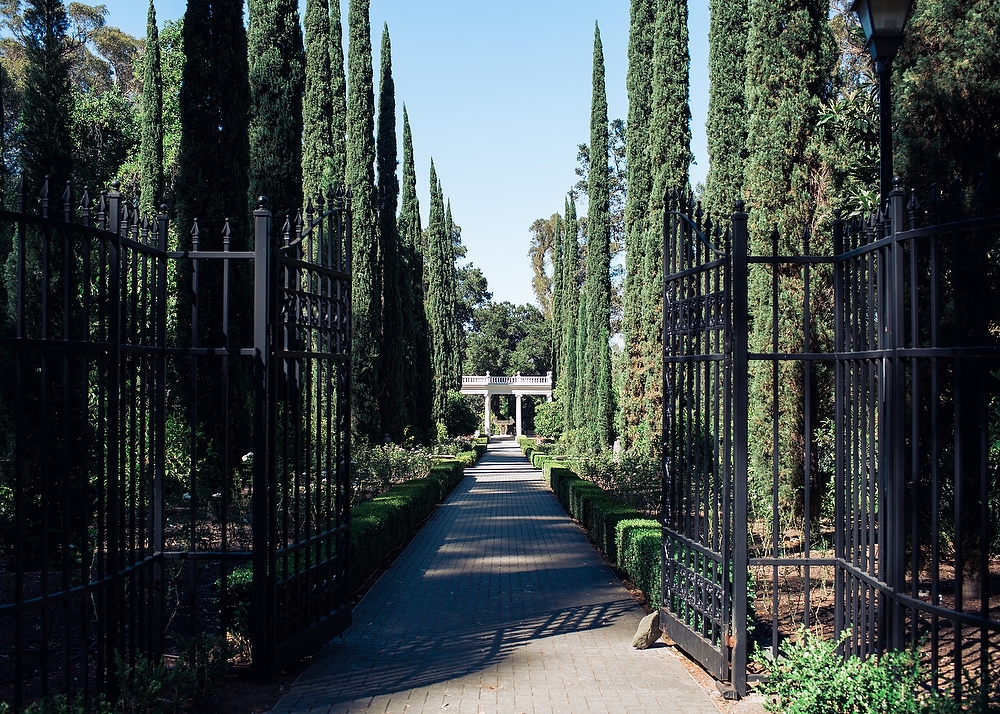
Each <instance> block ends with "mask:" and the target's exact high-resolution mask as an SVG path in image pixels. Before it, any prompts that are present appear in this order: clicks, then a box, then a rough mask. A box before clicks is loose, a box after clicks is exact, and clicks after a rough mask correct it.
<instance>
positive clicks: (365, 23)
mask: <svg viewBox="0 0 1000 714" xmlns="http://www.w3.org/2000/svg"><path fill="white" fill-rule="evenodd" d="M369 4H370V3H369V0H351V4H350V10H349V11H348V17H347V23H348V33H349V35H350V37H349V42H348V49H349V53H348V58H347V65H348V67H347V69H348V76H349V79H350V81H349V83H348V98H347V108H348V112H347V137H348V138H347V185H348V186H350V188H351V190H352V191H353V192H354V201H353V206H354V261H353V269H354V274H353V281H354V289H353V293H352V297H353V300H354V304H353V312H352V315H351V317H352V323H353V324H352V329H353V331H354V344H353V347H352V359H353V362H352V368H353V379H354V382H353V385H352V389H353V404H352V415H353V418H354V433H355V434H356V435H357V436H359V437H362V438H365V437H367V438H369V439H371V440H372V441H373V443H378V442H380V441H381V436H382V435H381V430H380V429H381V423H380V421H381V420H380V419H379V414H378V394H379V386H378V384H379V336H380V335H381V331H382V330H381V324H380V323H381V295H382V286H381V282H380V275H379V256H378V236H377V232H376V229H377V215H376V204H375V201H376V196H375V168H374V167H375V139H374V131H375V108H374V104H375V98H374V89H373V86H372V49H371V30H370V26H369V20H368V8H369Z"/></svg>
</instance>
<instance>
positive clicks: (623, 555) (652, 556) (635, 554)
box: [615, 518, 661, 608]
mask: <svg viewBox="0 0 1000 714" xmlns="http://www.w3.org/2000/svg"><path fill="white" fill-rule="evenodd" d="M660 538H661V536H660V524H659V523H657V522H656V521H654V520H652V519H651V518H636V519H629V520H622V521H619V522H618V524H617V525H616V526H615V544H616V547H617V549H618V554H619V562H620V565H621V568H622V569H623V570H624V571H625V572H627V573H628V575H629V578H631V579H632V582H633V583H635V586H636V587H637V588H639V589H640V590H642V592H643V593H645V595H646V598H647V599H648V600H649V603H650V606H651V607H653V608H658V607H659V606H660Z"/></svg>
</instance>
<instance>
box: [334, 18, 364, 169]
mask: <svg viewBox="0 0 1000 714" xmlns="http://www.w3.org/2000/svg"><path fill="white" fill-rule="evenodd" d="M370 42H371V41H370V40H369V46H370ZM330 77H331V79H330V96H331V100H332V101H333V116H332V118H331V120H330V133H331V134H332V136H333V150H332V153H331V154H330V158H329V160H328V161H327V165H326V168H325V169H324V174H323V176H324V180H326V181H327V182H328V183H330V184H334V183H343V182H344V181H345V180H346V177H347V78H346V76H345V75H344V31H343V28H342V26H341V23H340V0H333V2H331V3H330Z"/></svg>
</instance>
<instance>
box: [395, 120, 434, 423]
mask: <svg viewBox="0 0 1000 714" xmlns="http://www.w3.org/2000/svg"><path fill="white" fill-rule="evenodd" d="M397 228H398V232H399V236H400V239H401V241H402V245H403V255H404V256H405V258H406V261H405V263H404V266H403V267H404V271H405V274H404V276H403V278H402V279H401V281H400V282H401V283H402V285H403V301H402V303H403V316H404V328H405V334H406V340H405V346H406V365H407V368H406V372H405V380H404V383H403V384H404V395H405V396H404V409H405V412H406V415H407V417H406V421H407V424H408V425H409V426H410V431H411V433H412V434H413V435H414V436H415V437H416V438H417V439H418V440H420V441H426V440H428V439H429V438H430V435H431V433H432V431H433V428H434V420H433V418H432V417H431V401H432V396H431V395H432V391H433V374H432V370H431V346H430V327H429V325H428V324H427V313H426V312H425V310H424V255H423V249H422V235H423V231H422V230H421V227H420V203H419V202H418V200H417V174H416V170H415V167H414V164H413V136H412V132H411V131H410V118H409V115H408V114H407V113H406V107H405V106H404V107H403V184H402V194H401V196H400V211H399V220H398V221H397Z"/></svg>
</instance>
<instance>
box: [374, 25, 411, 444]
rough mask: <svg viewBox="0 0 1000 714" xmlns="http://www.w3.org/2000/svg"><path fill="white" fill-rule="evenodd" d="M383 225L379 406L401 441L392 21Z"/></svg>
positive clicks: (386, 73) (382, 100) (381, 182)
mask: <svg viewBox="0 0 1000 714" xmlns="http://www.w3.org/2000/svg"><path fill="white" fill-rule="evenodd" d="M376 152H377V158H376V163H377V165H378V226H379V257H380V258H381V262H382V345H381V349H380V350H379V354H380V355H381V359H380V362H379V366H380V369H381V370H382V373H381V379H380V380H379V381H380V383H381V384H380V388H381V389H380V390H381V395H380V399H379V411H380V412H381V415H382V430H383V431H384V432H385V433H387V434H388V435H389V436H390V437H391V438H392V440H393V441H395V442H397V443H398V442H400V441H401V440H402V438H403V429H404V427H405V426H406V423H405V414H404V412H403V403H404V402H403V372H404V370H405V359H406V357H405V346H404V344H403V338H404V335H403V307H402V286H401V281H402V277H403V270H402V266H401V262H402V256H401V253H402V251H401V246H400V239H399V232H398V227H397V225H396V203H397V199H398V197H399V180H398V179H397V178H396V164H397V161H396V90H395V87H394V85H393V81H392V48H391V46H390V43H389V26H388V25H385V26H384V27H383V29H382V66H381V75H380V79H379V101H378V142H377V145H376Z"/></svg>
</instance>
